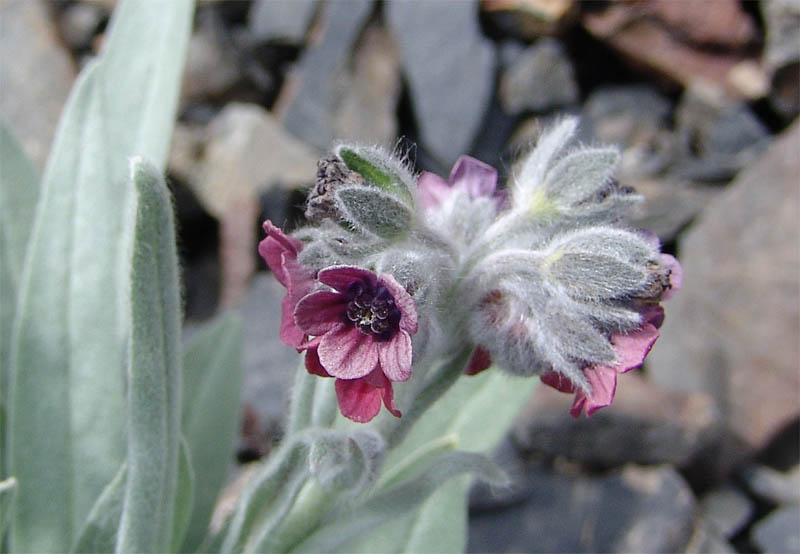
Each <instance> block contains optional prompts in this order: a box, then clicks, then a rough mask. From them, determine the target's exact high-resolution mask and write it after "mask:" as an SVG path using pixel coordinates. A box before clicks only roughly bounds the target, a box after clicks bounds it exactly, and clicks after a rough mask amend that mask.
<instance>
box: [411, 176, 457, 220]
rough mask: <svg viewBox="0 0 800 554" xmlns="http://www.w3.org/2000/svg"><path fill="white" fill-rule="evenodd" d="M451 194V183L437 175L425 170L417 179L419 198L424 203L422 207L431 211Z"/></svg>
mask: <svg viewBox="0 0 800 554" xmlns="http://www.w3.org/2000/svg"><path fill="white" fill-rule="evenodd" d="M448 194H450V185H448V184H447V181H445V180H444V179H442V178H441V177H439V176H438V175H436V174H435V173H429V172H427V171H423V172H422V175H420V176H419V179H418V180H417V198H418V199H419V201H420V203H421V204H422V209H423V210H426V211H430V210H432V209H435V208H438V207H439V206H441V205H442V203H443V202H444V201H445V199H446V198H447V195H448Z"/></svg>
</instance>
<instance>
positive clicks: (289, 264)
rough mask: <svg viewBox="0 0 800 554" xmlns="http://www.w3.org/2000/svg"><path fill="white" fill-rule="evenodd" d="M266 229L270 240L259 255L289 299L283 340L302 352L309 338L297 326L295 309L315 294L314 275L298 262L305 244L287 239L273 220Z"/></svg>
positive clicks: (284, 312)
mask: <svg viewBox="0 0 800 554" xmlns="http://www.w3.org/2000/svg"><path fill="white" fill-rule="evenodd" d="M263 228H264V232H265V233H267V238H265V239H264V240H262V241H261V243H260V244H259V245H258V253H259V254H260V255H261V257H262V258H264V261H265V262H267V265H268V266H269V269H270V270H271V271H272V273H273V274H274V275H275V278H276V279H278V282H279V283H280V284H282V285H283V286H284V287H286V296H285V297H284V298H283V301H282V302H281V329H280V337H281V340H282V341H283V342H284V343H285V344H287V345H289V346H293V347H295V348H298V347H299V346H300V345H301V344H303V342H304V341H305V339H306V335H305V333H303V331H301V330H300V329H299V328H298V327H297V325H296V324H295V322H294V308H295V306H296V305H297V302H299V301H300V299H301V298H303V297H304V296H305V295H306V294H308V293H309V292H311V289H312V288H313V287H314V275H313V273H312V272H311V270H309V269H307V268H305V267H303V266H302V265H300V263H299V262H298V261H297V255H298V254H299V253H300V251H301V250H302V249H303V243H302V242H300V241H299V240H297V239H296V238H293V237H290V236H287V235H286V234H285V233H284V232H283V231H281V229H280V228H279V227H276V226H275V225H274V224H273V223H272V222H271V221H270V220H266V221H265V222H264V225H263Z"/></svg>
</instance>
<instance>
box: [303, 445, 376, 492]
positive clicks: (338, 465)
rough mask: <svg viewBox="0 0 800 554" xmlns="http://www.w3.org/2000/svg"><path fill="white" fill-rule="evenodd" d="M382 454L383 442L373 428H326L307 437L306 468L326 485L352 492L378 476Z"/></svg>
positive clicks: (367, 484) (364, 487)
mask: <svg viewBox="0 0 800 554" xmlns="http://www.w3.org/2000/svg"><path fill="white" fill-rule="evenodd" d="M385 454H386V442H385V441H384V440H383V438H382V437H381V436H380V435H379V434H378V433H376V432H374V431H370V430H367V429H358V430H354V431H352V432H350V433H347V434H345V433H342V432H340V431H335V432H326V433H322V434H319V435H317V436H316V437H314V438H313V439H312V440H311V444H310V448H309V453H308V465H309V472H310V473H311V475H313V476H314V477H315V478H316V480H317V481H318V482H319V484H320V485H322V486H323V487H325V488H326V489H329V490H335V491H340V492H341V491H347V493H348V495H352V496H355V495H357V494H359V493H360V492H361V491H363V490H364V489H366V488H367V487H368V486H369V485H370V484H372V483H373V482H375V480H376V479H377V478H378V473H379V470H380V467H381V464H382V463H383V459H384V456H385Z"/></svg>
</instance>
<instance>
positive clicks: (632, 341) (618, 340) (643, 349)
mask: <svg viewBox="0 0 800 554" xmlns="http://www.w3.org/2000/svg"><path fill="white" fill-rule="evenodd" d="M657 338H658V329H656V328H655V326H654V325H652V324H650V323H645V324H644V325H642V326H641V327H640V328H639V329H637V330H636V331H633V332H632V333H627V334H622V333H619V334H614V335H611V344H612V345H614V350H615V351H616V353H617V360H618V361H617V365H616V366H615V368H616V371H618V372H619V373H625V372H626V371H630V370H632V369H636V368H637V367H639V366H641V365H642V362H644V359H645V357H647V354H648V353H649V352H650V349H651V348H653V344H654V343H655V342H656V339H657Z"/></svg>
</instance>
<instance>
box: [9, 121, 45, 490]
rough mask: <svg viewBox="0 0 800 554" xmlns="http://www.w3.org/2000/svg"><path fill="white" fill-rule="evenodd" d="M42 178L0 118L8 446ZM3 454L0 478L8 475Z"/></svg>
mask: <svg viewBox="0 0 800 554" xmlns="http://www.w3.org/2000/svg"><path fill="white" fill-rule="evenodd" d="M38 198H39V176H38V174H37V171H36V168H35V167H34V166H33V164H32V163H31V161H30V160H29V159H28V157H27V156H26V155H25V152H24V151H23V150H22V147H21V146H20V145H19V143H18V142H17V140H16V139H15V138H14V136H13V135H12V134H11V132H10V131H9V130H8V129H7V128H6V125H5V123H4V122H3V121H2V119H0V306H2V309H0V444H2V445H5V444H6V442H5V431H6V424H5V422H6V418H5V413H6V406H7V405H8V398H7V395H8V392H9V389H8V387H9V378H10V375H11V372H10V364H11V330H12V327H13V323H14V314H15V313H16V305H17V293H18V289H19V281H20V277H21V275H22V266H23V263H24V261H25V251H26V249H27V246H28V237H29V236H30V232H31V226H32V225H33V218H34V213H35V211H36V202H37V200H38ZM5 467H6V460H5V455H0V479H3V478H4V477H5V476H6V469H5Z"/></svg>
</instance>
